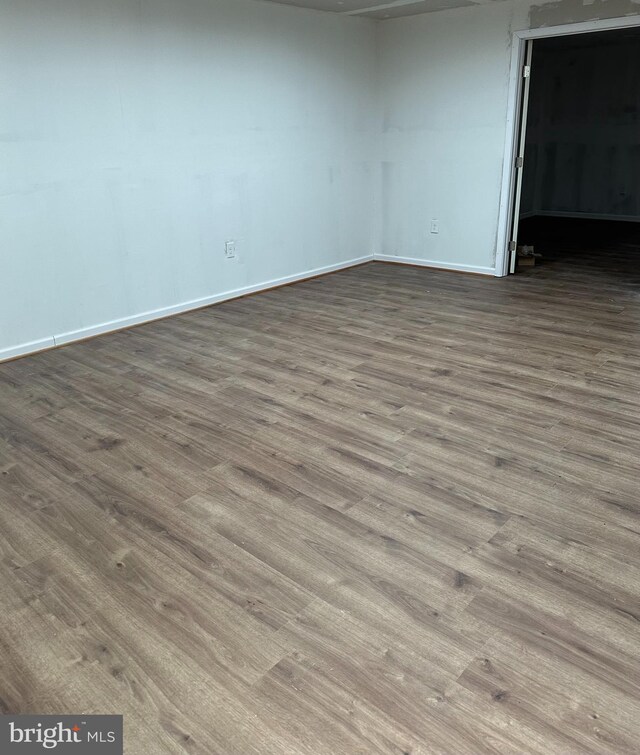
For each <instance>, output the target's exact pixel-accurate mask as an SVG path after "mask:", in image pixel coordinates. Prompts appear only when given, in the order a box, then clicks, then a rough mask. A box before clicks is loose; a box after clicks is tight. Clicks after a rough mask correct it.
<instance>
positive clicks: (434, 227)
mask: <svg viewBox="0 0 640 755" xmlns="http://www.w3.org/2000/svg"><path fill="white" fill-rule="evenodd" d="M431 233H440V221H439V220H432V221H431Z"/></svg>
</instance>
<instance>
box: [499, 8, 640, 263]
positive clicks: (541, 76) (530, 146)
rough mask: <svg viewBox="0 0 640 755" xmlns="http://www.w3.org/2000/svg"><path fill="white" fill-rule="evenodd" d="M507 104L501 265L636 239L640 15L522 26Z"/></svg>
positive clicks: (639, 161)
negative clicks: (536, 27)
mask: <svg viewBox="0 0 640 755" xmlns="http://www.w3.org/2000/svg"><path fill="white" fill-rule="evenodd" d="M510 112H511V113H512V116H511V119H510V123H509V124H508V133H509V134H510V140H509V141H508V143H507V153H506V156H505V171H504V175H503V197H504V196H505V193H506V196H507V201H503V204H502V206H501V240H500V241H499V246H498V255H497V259H496V274H497V275H507V274H510V273H514V272H516V271H518V272H522V271H527V272H530V270H531V268H532V267H534V266H535V265H539V264H540V263H541V264H542V265H545V264H552V263H554V264H555V263H557V262H558V260H559V259H560V258H561V257H562V255H563V254H566V253H569V252H570V251H571V249H572V243H571V240H573V241H574V242H575V244H576V245H577V246H576V250H573V251H575V252H576V253H577V249H579V248H580V244H584V241H585V240H587V241H588V242H589V245H588V246H589V253H590V254H593V253H594V252H595V251H596V247H595V246H594V242H595V241H596V240H598V239H600V240H602V239H606V240H607V241H608V242H611V243H614V242H615V243H618V242H619V243H620V244H621V245H622V246H624V244H625V238H628V239H634V240H637V236H638V233H637V232H638V229H640V224H639V221H640V181H639V180H638V175H640V144H639V139H638V134H639V133H640V18H638V17H634V18H624V19H615V20H611V21H601V22H591V23H589V24H572V25H568V26H563V27H556V28H555V29H554V28H550V29H549V28H548V29H539V30H529V31H525V32H517V33H516V35H515V39H514V47H513V57H512V86H511V93H510ZM502 243H504V246H502ZM610 245H611V244H610ZM605 246H606V245H602V248H603V249H604V247H605ZM518 248H519V253H518ZM523 253H524V255H525V256H526V257H528V259H526V260H523V259H522V257H523ZM572 253H573V252H572ZM539 255H542V256H539ZM519 259H520V261H521V262H524V263H525V264H523V265H518V264H517V263H518V260H519Z"/></svg>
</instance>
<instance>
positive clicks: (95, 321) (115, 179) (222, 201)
mask: <svg viewBox="0 0 640 755" xmlns="http://www.w3.org/2000/svg"><path fill="white" fill-rule="evenodd" d="M374 96H375V25H374V22H372V21H368V20H363V19H352V18H345V17H339V16H337V15H332V14H323V13H316V12H311V11H305V10H300V9H296V8H291V7H287V6H282V5H276V4H272V3H263V2H253V0H138V1H136V2H132V0H3V1H2V3H0V262H1V271H0V358H2V357H3V356H5V357H6V356H11V355H12V354H16V353H19V352H20V351H26V350H32V349H34V348H37V347H38V346H47V345H51V343H52V342H53V337H54V336H56V337H57V341H58V342H63V341H64V340H67V339H69V338H76V337H79V336H82V335H88V334H90V333H92V332H94V331H95V329H96V328H97V329H98V330H100V329H101V328H102V329H104V328H108V327H112V326H115V325H117V324H118V322H115V323H114V321H120V320H122V319H123V318H124V322H123V323H121V324H125V323H126V322H133V321H135V320H136V317H137V316H140V314H141V313H147V312H151V311H156V310H160V312H157V314H161V313H162V312H164V311H172V310H171V308H174V309H175V308H176V307H180V306H181V305H183V304H184V303H189V302H193V301H194V300H200V299H202V298H205V299H206V298H207V297H215V296H216V295H220V294H222V293H224V292H228V291H232V290H235V289H245V288H247V287H252V286H258V285H261V284H263V283H265V282H269V281H273V280H277V279H281V278H286V277H287V276H293V275H296V274H304V273H306V272H313V271H315V270H317V269H319V268H325V267H327V266H332V265H336V264H340V263H343V262H345V261H348V260H351V259H353V258H359V257H361V256H363V255H370V254H371V253H372V251H373V243H374V242H373V236H372V234H373V224H372V223H371V216H372V211H373V202H374V199H375V192H376V185H375V182H376V179H377V176H378V170H377V165H378V160H377V155H376V154H375V148H376V130H377V129H376V124H375V121H374V109H373V98H374ZM226 239H235V240H236V241H237V253H238V260H236V261H227V260H225V259H224V254H223V251H224V242H225V240H226ZM143 317H144V315H143ZM105 324H106V325H105ZM65 334H66V335H65ZM25 344H27V345H26V346H25ZM28 344H31V345H28Z"/></svg>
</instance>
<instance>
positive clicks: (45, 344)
mask: <svg viewBox="0 0 640 755" xmlns="http://www.w3.org/2000/svg"><path fill="white" fill-rule="evenodd" d="M55 345H56V341H55V338H54V337H53V336H51V337H50V338H42V339H40V340H39V341H29V343H21V344H20V345H19V346H10V347H9V348H8V349H1V350H0V362H6V361H7V360H8V359H16V358H17V357H22V356H25V354H35V353H37V352H38V351H46V350H47V349H52V348H53V347H54V346H55Z"/></svg>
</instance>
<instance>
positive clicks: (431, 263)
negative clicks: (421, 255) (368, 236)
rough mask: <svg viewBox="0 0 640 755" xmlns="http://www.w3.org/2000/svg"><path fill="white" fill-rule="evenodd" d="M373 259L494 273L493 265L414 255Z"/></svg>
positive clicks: (400, 263) (441, 268)
mask: <svg viewBox="0 0 640 755" xmlns="http://www.w3.org/2000/svg"><path fill="white" fill-rule="evenodd" d="M374 260H376V261H379V262H396V263H397V264H399V265H418V266H420V267H431V268H434V269H436V270H456V271H457V272H462V273H477V274H478V275H495V273H496V271H495V268H493V267H479V266H476V265H463V264H462V263H460V262H442V261H440V260H423V259H417V258H414V257H396V256H395V255H393V254H376V255H374Z"/></svg>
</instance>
